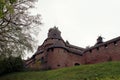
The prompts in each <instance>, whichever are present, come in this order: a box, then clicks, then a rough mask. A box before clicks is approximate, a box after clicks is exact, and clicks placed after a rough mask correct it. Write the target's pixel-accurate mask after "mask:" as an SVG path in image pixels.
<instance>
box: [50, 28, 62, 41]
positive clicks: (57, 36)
mask: <svg viewBox="0 0 120 80" xmlns="http://www.w3.org/2000/svg"><path fill="white" fill-rule="evenodd" d="M48 38H52V39H62V37H61V32H60V31H59V30H58V28H57V27H54V28H50V29H49V32H48Z"/></svg>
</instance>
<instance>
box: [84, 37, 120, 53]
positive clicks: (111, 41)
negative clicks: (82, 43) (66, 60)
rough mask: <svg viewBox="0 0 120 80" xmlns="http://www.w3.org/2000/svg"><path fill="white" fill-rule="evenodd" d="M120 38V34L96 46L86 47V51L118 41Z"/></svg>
mask: <svg viewBox="0 0 120 80" xmlns="http://www.w3.org/2000/svg"><path fill="white" fill-rule="evenodd" d="M119 40H120V36H119V37H117V38H114V39H111V40H109V41H106V42H103V43H101V44H97V45H95V46H92V47H90V48H88V49H86V50H85V51H84V52H86V51H89V50H91V49H94V48H97V47H100V46H105V45H108V44H111V43H114V42H117V41H119ZM84 52H83V53H84Z"/></svg>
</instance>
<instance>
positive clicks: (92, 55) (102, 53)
mask: <svg viewBox="0 0 120 80" xmlns="http://www.w3.org/2000/svg"><path fill="white" fill-rule="evenodd" d="M83 57H84V61H85V64H92V63H100V62H106V61H120V41H118V42H116V43H114V42H113V43H111V44H107V46H105V45H103V46H100V47H98V48H95V49H91V51H87V52H86V53H85V54H84V55H83Z"/></svg>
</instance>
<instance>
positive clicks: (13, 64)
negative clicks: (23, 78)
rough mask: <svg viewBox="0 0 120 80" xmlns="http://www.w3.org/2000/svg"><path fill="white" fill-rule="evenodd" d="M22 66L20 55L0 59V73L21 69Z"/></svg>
mask: <svg viewBox="0 0 120 80" xmlns="http://www.w3.org/2000/svg"><path fill="white" fill-rule="evenodd" d="M23 68H24V64H23V61H22V59H21V57H9V58H4V59H1V60H0V75H3V74H7V73H11V72H17V71H22V70H23Z"/></svg>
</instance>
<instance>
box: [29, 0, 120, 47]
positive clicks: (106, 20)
mask: <svg viewBox="0 0 120 80" xmlns="http://www.w3.org/2000/svg"><path fill="white" fill-rule="evenodd" d="M31 12H32V13H33V14H35V13H38V14H41V18H42V22H43V25H40V27H41V30H40V32H39V36H38V41H39V43H38V45H41V44H42V43H43V41H44V40H45V39H46V38H47V33H48V30H49V28H52V27H54V26H57V27H58V28H59V30H60V31H61V35H62V38H63V39H64V40H65V41H66V40H68V41H69V43H70V44H73V45H76V46H79V47H83V48H85V47H86V46H93V45H94V44H95V43H96V39H97V38H98V36H102V37H103V38H104V39H103V41H107V40H110V39H113V38H115V37H118V36H119V35H120V31H119V30H120V0H38V2H37V3H36V8H35V9H34V10H32V11H31Z"/></svg>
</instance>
